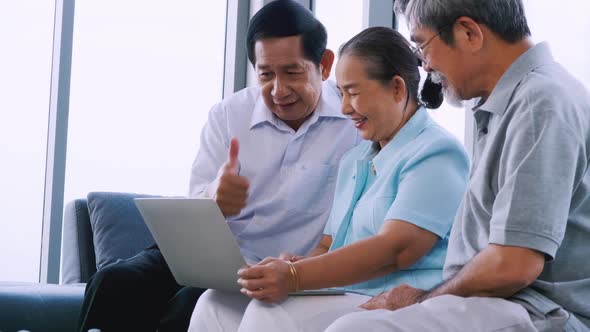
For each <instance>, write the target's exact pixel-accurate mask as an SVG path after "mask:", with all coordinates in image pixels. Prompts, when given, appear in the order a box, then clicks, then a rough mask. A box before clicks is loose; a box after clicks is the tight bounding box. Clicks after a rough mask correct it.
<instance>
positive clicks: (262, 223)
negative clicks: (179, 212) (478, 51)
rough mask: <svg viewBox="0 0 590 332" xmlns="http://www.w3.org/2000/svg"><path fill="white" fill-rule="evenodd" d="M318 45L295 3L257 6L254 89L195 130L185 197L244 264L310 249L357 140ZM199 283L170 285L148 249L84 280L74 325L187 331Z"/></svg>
mask: <svg viewBox="0 0 590 332" xmlns="http://www.w3.org/2000/svg"><path fill="white" fill-rule="evenodd" d="M326 42H327V35H326V30H325V28H324V26H323V25H322V24H321V23H320V22H319V21H318V20H317V19H316V18H315V17H314V16H313V14H312V13H311V12H310V11H309V10H307V9H305V8H304V7H303V6H301V5H300V4H298V3H297V2H296V1H292V0H283V1H275V2H271V3H269V4H268V5H266V6H265V7H263V8H262V9H261V10H260V11H259V12H258V13H257V14H256V15H255V16H254V17H253V18H252V20H251V21H250V26H249V28H248V35H247V47H248V57H249V59H250V61H251V63H252V64H253V65H254V69H255V72H256V75H257V78H258V86H257V87H252V88H247V89H244V90H242V91H240V92H238V93H236V94H234V95H232V96H230V97H228V98H227V99H225V100H224V101H222V102H221V103H219V104H218V105H216V106H214V107H213V109H212V110H211V112H210V114H209V121H208V122H207V124H206V126H205V128H204V129H203V132H202V135H201V146H200V149H199V153H198V155H197V158H196V160H195V162H194V164H193V169H192V174H191V181H190V194H191V196H209V197H212V198H214V199H215V200H216V202H217V203H218V205H219V207H220V209H221V211H222V213H223V214H224V215H225V216H226V217H227V222H228V223H229V225H230V228H231V230H232V231H233V233H234V234H235V236H236V238H237V241H238V243H239V245H240V247H241V250H242V253H243V255H244V256H245V258H246V259H247V260H248V261H252V262H256V261H259V260H260V259H262V258H264V257H266V256H276V255H278V254H280V253H281V252H283V251H284V252H292V253H295V254H300V255H304V254H306V253H307V252H308V251H309V250H310V249H312V248H314V247H315V245H316V244H317V242H318V241H319V239H320V236H321V232H322V229H323V227H324V224H325V222H326V219H327V217H328V213H329V211H330V206H331V202H332V196H333V190H334V182H335V176H336V169H337V165H338V162H339V160H340V158H341V157H342V155H343V154H344V153H345V152H346V151H347V150H349V149H350V148H352V147H353V146H354V145H356V143H357V142H358V141H359V138H358V137H357V134H356V130H355V128H354V126H353V124H352V122H351V121H349V120H348V119H346V118H345V117H344V116H343V115H342V114H340V109H339V107H340V100H339V97H338V94H337V91H336V88H335V86H334V84H333V83H330V82H323V81H325V80H326V79H327V78H328V77H329V74H330V70H331V67H332V62H333V61H334V53H333V52H332V51H330V50H327V49H326ZM200 268H203V269H207V268H208V267H207V266H202V267H200ZM203 291H204V290H202V289H193V288H183V287H182V286H180V285H178V284H177V283H176V281H175V280H174V278H173V276H172V273H171V272H170V269H169V268H168V265H167V264H166V262H165V261H164V259H163V257H162V254H161V253H160V250H159V249H158V248H157V246H153V247H150V248H148V249H146V250H145V251H143V252H142V253H140V254H138V255H137V256H135V257H133V258H131V259H129V260H125V261H122V262H117V263H115V264H112V265H109V266H107V267H105V268H104V269H102V270H101V271H98V272H97V273H96V274H95V275H94V276H93V277H92V279H91V280H90V281H89V283H88V285H87V288H86V294H85V298H84V304H83V308H82V310H81V316H80V330H81V331H87V330H88V329H91V328H99V329H101V330H103V331H155V330H158V331H186V330H187V328H188V323H189V319H190V315H191V312H192V310H193V307H194V304H195V303H196V301H197V299H198V297H199V295H200V294H201V293H202V292H203Z"/></svg>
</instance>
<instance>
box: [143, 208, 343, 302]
mask: <svg viewBox="0 0 590 332" xmlns="http://www.w3.org/2000/svg"><path fill="white" fill-rule="evenodd" d="M135 204H136V206H137V208H138V209H139V212H140V213H141V215H142V216H143V219H144V220H145V223H146V225H147V227H148V229H149V230H150V232H151V233H152V236H153V237H154V240H155V241H156V243H157V244H158V246H159V247H160V251H161V252H162V255H163V256H164V259H166V262H167V263H168V266H169V267H170V270H171V271H172V275H173V276H174V278H175V279H176V282H178V284H180V285H183V286H190V287H200V288H210V289H217V290H222V291H229V292H239V291H240V285H238V283H237V279H238V275H237V272H238V270H239V269H240V268H242V267H244V266H245V265H246V260H245V259H244V257H243V256H242V254H241V253H240V249H239V247H238V244H237V243H236V240H235V238H234V235H233V233H232V231H231V230H230V228H229V226H228V224H227V222H226V220H225V217H224V216H223V214H222V213H221V210H219V207H218V206H217V203H215V201H214V200H212V199H210V198H169V197H166V198H162V197H149V198H135ZM340 294H345V291H343V290H339V289H319V290H306V291H300V292H295V293H290V295H340Z"/></svg>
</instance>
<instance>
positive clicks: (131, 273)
mask: <svg viewBox="0 0 590 332" xmlns="http://www.w3.org/2000/svg"><path fill="white" fill-rule="evenodd" d="M204 291H205V290H204V289H201V288H190V287H182V286H180V285H179V284H177V283H176V280H174V277H173V276H172V272H170V268H169V267H168V264H167V263H166V261H164V257H163V256H162V253H161V252H160V249H158V247H157V246H155V245H154V246H151V247H149V248H148V249H146V250H144V251H142V252H141V253H139V254H138V255H136V256H134V257H132V258H130V259H127V260H124V261H119V262H116V263H113V264H111V265H108V266H106V267H105V268H103V269H101V270H100V271H98V272H97V273H96V274H95V275H94V276H92V278H90V280H89V281H88V283H87V285H86V293H85V294H84V303H83V305H82V310H81V312H80V320H79V327H80V331H84V332H86V331H88V330H89V329H92V328H98V329H100V330H101V332H111V331H146V332H148V331H156V330H157V331H159V332H168V331H183V332H184V331H186V330H187V329H188V325H189V322H190V317H191V314H192V311H193V309H194V307H195V304H196V303H197V299H198V298H199V296H200V295H201V294H202V293H203V292H204Z"/></svg>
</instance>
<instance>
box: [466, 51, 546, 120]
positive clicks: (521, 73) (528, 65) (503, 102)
mask: <svg viewBox="0 0 590 332" xmlns="http://www.w3.org/2000/svg"><path fill="white" fill-rule="evenodd" d="M553 61H554V60H553V55H551V50H550V49H549V44H547V43H546V42H543V43H539V44H537V45H535V46H533V47H532V48H530V49H529V50H527V51H526V52H524V53H523V54H522V55H521V56H520V57H518V59H516V61H514V63H512V65H510V67H509V68H508V70H507V71H506V72H505V73H504V74H503V75H502V77H501V78H500V80H499V81H498V83H497V84H496V86H495V87H494V89H493V90H492V93H491V94H490V96H489V97H488V99H487V100H486V101H485V102H483V103H481V104H478V105H477V106H475V107H474V108H473V111H477V110H483V111H487V112H490V113H494V114H498V115H501V114H503V113H504V112H505V111H506V108H507V107H508V103H509V102H510V99H511V98H512V94H513V92H514V90H515V89H516V87H517V86H518V84H520V82H521V81H522V80H523V79H524V77H525V76H526V75H527V74H528V73H530V72H531V71H533V70H535V69H536V68H538V67H540V66H542V65H545V64H548V63H551V62H553Z"/></svg>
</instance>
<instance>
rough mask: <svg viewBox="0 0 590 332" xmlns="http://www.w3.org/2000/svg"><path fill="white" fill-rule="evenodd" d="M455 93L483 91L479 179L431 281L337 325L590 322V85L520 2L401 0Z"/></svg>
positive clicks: (544, 327)
mask: <svg viewBox="0 0 590 332" xmlns="http://www.w3.org/2000/svg"><path fill="white" fill-rule="evenodd" d="M396 6H397V7H396V10H397V11H398V12H401V13H403V14H405V16H406V17H407V19H408V20H407V21H408V22H409V25H410V31H411V35H412V40H413V41H414V42H415V43H416V45H417V48H416V55H417V56H418V57H419V58H420V60H422V63H423V65H424V69H425V70H426V71H428V72H429V73H431V74H432V75H433V77H436V78H438V79H439V80H440V81H441V83H442V85H443V87H444V88H445V90H446V95H447V97H451V99H457V100H467V99H472V98H479V100H480V102H479V103H478V105H477V106H476V107H474V108H473V115H474V118H475V122H476V124H477V131H476V134H475V140H476V143H475V149H474V150H475V151H474V156H473V157H474V158H473V165H472V170H471V179H470V184H469V188H468V190H467V192H466V194H465V196H464V199H463V202H462V205H461V207H460V208H459V211H458V214H457V217H456V219H455V224H454V226H453V229H452V232H451V237H450V239H449V248H448V252H447V260H446V263H445V267H444V279H445V281H444V282H443V283H442V284H441V285H439V286H437V287H435V288H434V289H432V290H420V289H415V288H412V287H409V286H400V287H397V288H395V289H392V290H390V291H388V292H385V293H383V294H381V295H379V296H376V297H375V298H373V299H371V300H370V301H369V302H367V303H366V304H364V305H363V306H362V307H363V308H365V309H388V310H372V311H364V312H359V313H354V314H350V315H347V316H345V317H343V318H341V319H340V320H338V321H336V322H335V323H334V324H333V325H332V326H331V327H330V328H329V329H328V331H330V332H333V331H357V330H360V329H361V328H362V329H370V330H389V331H443V330H444V331H500V330H501V331H562V330H566V331H588V330H590V264H589V263H588V259H589V258H588V257H590V171H589V167H588V166H589V157H590V94H589V93H588V91H587V89H586V88H585V87H584V86H583V85H582V84H580V83H579V82H578V81H577V80H576V79H575V78H574V77H573V76H572V75H570V74H569V73H568V72H567V71H566V70H564V68H563V67H561V66H560V65H559V64H558V63H556V62H555V61H554V60H553V58H552V56H551V52H550V50H549V46H548V45H547V44H546V43H541V44H538V45H534V44H533V43H532V42H531V40H530V31H529V28H528V25H527V21H526V18H525V16H524V10H523V5H522V2H521V0H486V1H481V0H438V1H432V0H398V1H396Z"/></svg>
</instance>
